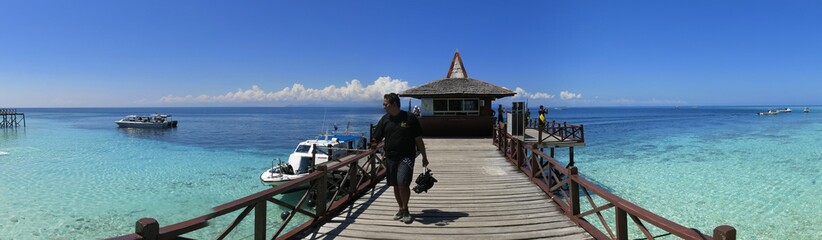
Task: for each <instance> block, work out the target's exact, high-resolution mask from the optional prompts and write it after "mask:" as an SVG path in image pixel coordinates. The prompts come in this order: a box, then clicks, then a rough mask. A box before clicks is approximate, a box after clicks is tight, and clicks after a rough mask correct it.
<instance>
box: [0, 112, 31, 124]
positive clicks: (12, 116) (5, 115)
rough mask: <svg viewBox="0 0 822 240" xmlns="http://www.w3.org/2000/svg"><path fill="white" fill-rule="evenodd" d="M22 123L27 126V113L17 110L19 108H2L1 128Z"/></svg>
mask: <svg viewBox="0 0 822 240" xmlns="http://www.w3.org/2000/svg"><path fill="white" fill-rule="evenodd" d="M17 116H20V117H19V118H18V117H17ZM20 123H23V127H26V114H25V113H22V112H17V109H11V108H0V128H16V127H19V126H20Z"/></svg>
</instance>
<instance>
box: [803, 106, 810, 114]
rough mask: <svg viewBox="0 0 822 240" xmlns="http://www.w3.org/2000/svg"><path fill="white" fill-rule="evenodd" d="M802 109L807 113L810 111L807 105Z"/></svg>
mask: <svg viewBox="0 0 822 240" xmlns="http://www.w3.org/2000/svg"><path fill="white" fill-rule="evenodd" d="M802 111H803V112H806V113H809V112H811V109H810V108H808V107H805V110H802Z"/></svg>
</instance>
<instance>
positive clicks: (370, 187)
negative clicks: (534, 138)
mask: <svg viewBox="0 0 822 240" xmlns="http://www.w3.org/2000/svg"><path fill="white" fill-rule="evenodd" d="M546 125H547V124H546ZM579 128H581V126H579ZM566 130H567V129H566ZM544 131H545V134H548V135H550V134H549V133H550V132H558V131H563V130H561V129H544ZM494 133H495V135H494V137H493V139H487V138H486V139H426V140H425V141H426V142H427V144H426V145H427V146H428V149H429V150H428V154H429V156H430V159H431V164H432V165H431V166H432V170H433V171H434V176H435V177H436V178H438V180H439V182H438V183H437V184H436V185H435V186H434V188H432V189H431V190H430V191H429V192H428V193H422V194H413V193H412V195H413V196H412V198H411V201H410V205H409V206H410V208H411V211H412V215H413V216H414V217H415V220H414V222H413V223H411V224H408V225H406V224H404V223H400V222H399V221H393V220H391V218H392V214H393V213H394V212H395V211H396V210H397V206H396V204H395V202H393V199H392V195H393V194H391V193H390V192H389V193H386V192H387V191H390V190H389V188H386V187H385V186H384V183H383V178H384V177H385V168H384V164H383V163H382V158H381V156H380V154H378V153H377V151H375V150H369V151H363V152H360V153H358V154H355V155H350V156H348V157H345V158H342V159H338V160H332V162H336V164H331V165H318V166H317V167H316V170H315V171H313V172H312V173H311V174H309V175H308V176H307V177H304V178H301V179H298V180H295V181H292V182H289V183H286V184H283V185H280V186H277V187H274V188H272V189H268V190H264V191H261V192H258V193H254V194H251V195H249V196H247V197H244V198H241V199H237V200H235V201H232V202H229V203H226V204H223V205H220V206H217V207H214V208H213V209H212V212H210V213H208V214H205V215H203V216H200V217H195V218H192V219H190V220H187V221H183V222H179V223H173V224H170V225H166V226H163V227H160V224H159V223H158V222H157V221H156V220H154V219H152V218H143V219H139V220H138V221H137V223H136V226H135V231H134V233H132V234H127V235H123V236H118V237H113V238H112V239H174V238H179V237H183V236H184V235H185V234H187V233H190V232H193V231H197V230H199V229H202V228H204V227H206V226H208V223H209V220H211V219H214V218H218V217H224V216H225V215H234V214H232V213H236V212H240V214H238V215H236V216H237V217H236V218H235V219H234V221H232V223H231V224H229V225H228V226H225V227H224V230H223V231H222V233H221V234H220V235H218V236H215V238H216V239H224V238H226V237H227V236H228V235H229V234H230V233H231V232H232V231H233V230H234V229H235V227H236V226H238V225H239V224H240V223H241V222H243V221H244V219H246V217H248V216H249V215H252V216H253V217H251V218H252V220H251V221H253V226H254V239H294V238H305V239H331V238H339V239H345V238H348V239H367V238H379V239H411V238H413V239H454V238H459V239H463V238H479V239H520V238H527V239H533V238H547V239H620V240H623V239H629V236H632V238H635V237H634V236H637V235H638V236H644V238H646V239H656V238H658V237H661V236H669V235H673V236H676V237H679V238H682V239H694V240H696V239H701V240H706V239H707V240H710V239H713V240H733V239H736V230H735V229H734V228H733V227H730V226H726V225H722V226H719V227H716V228H715V229H713V232H712V234H710V233H702V232H701V231H700V230H698V229H694V228H690V227H687V226H683V225H680V224H678V223H675V222H672V221H670V220H667V219H665V218H663V217H661V216H658V215H656V214H654V213H652V212H650V211H648V210H646V209H643V208H642V207H639V206H637V205H635V204H633V203H631V202H630V201H627V200H625V199H622V198H620V197H618V196H615V195H613V194H611V193H610V192H608V191H606V190H604V189H602V188H601V187H599V186H597V185H596V184H594V183H592V182H590V181H589V180H587V179H585V178H584V177H582V176H580V175H579V169H577V168H576V167H574V166H567V165H566V166H563V165H564V164H560V162H559V161H557V160H556V159H554V158H553V156H552V155H553V152H554V151H553V149H554V148H553V147H551V148H550V149H551V151H550V153H545V152H543V150H544V149H541V148H539V146H541V144H540V143H539V142H536V143H532V142H526V141H523V140H521V139H518V138H515V137H513V136H512V135H511V134H508V133H506V132H505V131H502V129H499V130H498V131H494ZM555 135H556V134H555ZM566 136H567V135H566ZM569 141H571V140H569ZM492 142H493V144H492ZM492 149H496V152H495V151H494V150H492ZM420 167H421V166H417V167H416V168H417V169H416V170H417V171H420V169H419V168H420ZM339 172H343V173H345V174H344V176H342V178H334V177H331V175H332V174H335V173H339ZM305 183H310V187H309V190H308V191H306V192H305V194H304V195H303V196H302V197H301V199H300V200H299V201H298V202H297V203H286V202H282V201H280V200H278V199H276V198H275V196H277V195H280V194H283V193H285V192H288V191H290V190H293V189H295V188H298V187H300V186H302V185H304V184H305ZM594 198H596V199H597V200H596V201H595V200H594ZM309 200H313V201H309ZM308 202H313V203H314V204H313V205H311V204H308ZM272 204H273V205H278V206H281V207H285V208H287V209H291V210H290V212H289V214H288V216H287V217H286V218H285V219H284V221H282V222H280V223H278V224H276V225H275V226H269V225H268V224H267V222H268V220H269V218H276V217H279V216H269V215H267V210H266V209H267V208H268V205H272ZM252 212H253V214H252ZM296 214H302V215H305V216H308V217H309V218H310V220H309V221H308V222H305V223H302V224H301V225H299V226H297V227H295V228H290V229H286V226H288V225H289V223H290V222H291V221H292V220H293V219H294V218H293V216H294V215H296ZM278 215H279V214H278ZM628 219H630V220H628ZM631 223H633V224H631ZM629 226H630V227H629ZM651 226H652V227H651ZM217 227H220V226H217ZM272 227H274V228H276V229H277V230H276V231H275V232H274V233H273V234H272V233H271V232H268V230H269V229H270V228H272ZM649 227H650V228H649ZM629 233H630V234H629Z"/></svg>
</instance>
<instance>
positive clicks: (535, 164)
mask: <svg viewBox="0 0 822 240" xmlns="http://www.w3.org/2000/svg"><path fill="white" fill-rule="evenodd" d="M531 149H537V144H536V143H535V144H534V147H533V148H531ZM532 151H533V150H532ZM529 158H530V160H531V161H530V163H529V164H530V165H531V177H532V178H533V177H537V174H539V171H540V170H539V167H540V165H542V163H541V162H540V161H539V159H538V158H537V155H536V154H534V153H533V152H531V156H530V157H529Z"/></svg>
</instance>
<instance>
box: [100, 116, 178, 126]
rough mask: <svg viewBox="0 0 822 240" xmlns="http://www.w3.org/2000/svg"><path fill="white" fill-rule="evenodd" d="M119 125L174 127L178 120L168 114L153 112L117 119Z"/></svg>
mask: <svg viewBox="0 0 822 240" xmlns="http://www.w3.org/2000/svg"><path fill="white" fill-rule="evenodd" d="M114 123H117V126H119V127H121V128H173V127H177V121H176V120H171V115H168V114H151V115H148V116H137V115H128V116H125V117H124V118H123V119H120V120H117V121H115V122H114Z"/></svg>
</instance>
